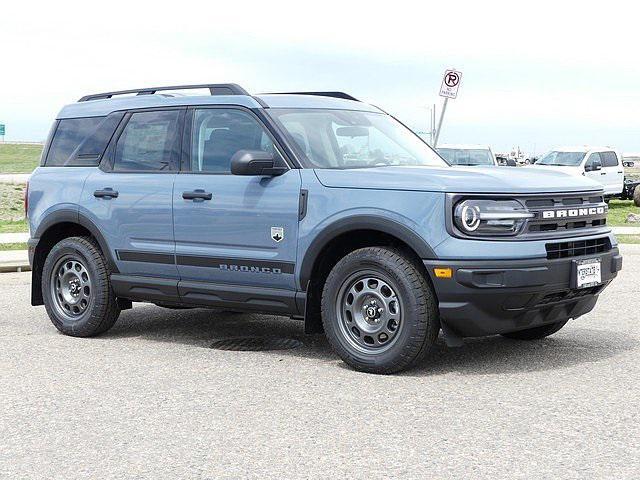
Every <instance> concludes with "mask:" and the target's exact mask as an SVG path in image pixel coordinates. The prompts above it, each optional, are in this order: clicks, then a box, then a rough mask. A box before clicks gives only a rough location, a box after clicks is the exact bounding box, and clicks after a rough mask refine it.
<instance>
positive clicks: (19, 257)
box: [0, 250, 31, 273]
mask: <svg viewBox="0 0 640 480" xmlns="http://www.w3.org/2000/svg"><path fill="white" fill-rule="evenodd" d="M30 270H31V267H30V266H29V253H28V252H27V251H26V250H6V251H2V252H0V273H7V272H28V271H30Z"/></svg>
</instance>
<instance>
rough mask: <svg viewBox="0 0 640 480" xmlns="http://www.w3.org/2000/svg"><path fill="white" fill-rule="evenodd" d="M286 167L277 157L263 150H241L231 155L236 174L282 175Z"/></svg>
mask: <svg viewBox="0 0 640 480" xmlns="http://www.w3.org/2000/svg"><path fill="white" fill-rule="evenodd" d="M284 172H286V168H285V167H284V166H283V165H282V163H281V162H280V161H279V159H278V158H277V157H275V156H274V155H273V154H272V153H270V152H265V151H262V150H240V151H238V152H236V153H235V155H233V157H231V173H233V174H234V175H268V176H276V175H282V174H283V173H284Z"/></svg>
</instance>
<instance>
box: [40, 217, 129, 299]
mask: <svg viewBox="0 0 640 480" xmlns="http://www.w3.org/2000/svg"><path fill="white" fill-rule="evenodd" d="M75 236H91V237H93V238H94V239H95V240H96V241H97V242H98V245H99V246H100V250H102V253H103V255H104V256H105V258H106V259H107V262H108V265H109V268H110V270H111V272H112V273H118V268H117V265H116V263H115V261H114V259H113V256H112V255H111V251H110V250H109V248H108V244H107V242H106V240H105V238H104V236H103V235H102V233H101V232H100V229H99V228H98V227H97V226H96V225H95V224H94V223H93V222H92V221H91V220H89V219H88V218H87V217H86V216H84V215H82V214H80V213H79V212H78V211H77V210H73V209H62V210H57V211H55V212H52V213H51V214H49V215H48V216H47V217H45V219H44V220H42V221H41V222H40V224H39V225H38V228H37V229H36V231H35V232H34V233H33V234H32V239H33V240H34V241H35V242H34V243H35V247H34V250H33V254H32V259H33V260H32V269H31V304H32V305H42V304H43V298H42V268H43V266H44V261H45V259H46V258H47V255H48V254H49V252H50V251H51V249H52V248H53V246H54V245H55V244H56V243H58V242H59V241H60V240H62V239H64V238H69V237H75Z"/></svg>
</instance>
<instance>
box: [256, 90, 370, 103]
mask: <svg viewBox="0 0 640 480" xmlns="http://www.w3.org/2000/svg"><path fill="white" fill-rule="evenodd" d="M267 95H269V94H267ZM275 95H315V96H316V97H333V98H342V99H343V100H353V101H354V102H359V101H360V100H358V99H357V98H355V97H352V96H351V95H349V94H348V93H344V92H282V93H281V92H278V93H276V94H275Z"/></svg>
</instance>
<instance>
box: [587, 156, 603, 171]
mask: <svg viewBox="0 0 640 480" xmlns="http://www.w3.org/2000/svg"><path fill="white" fill-rule="evenodd" d="M595 160H598V161H599V162H600V165H602V160H601V159H600V154H599V153H592V154H591V155H589V158H587V161H586V163H585V164H584V167H585V169H587V170H593V164H594V161H595Z"/></svg>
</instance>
